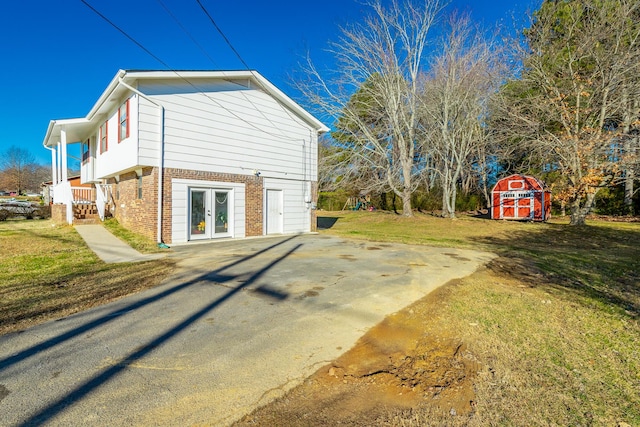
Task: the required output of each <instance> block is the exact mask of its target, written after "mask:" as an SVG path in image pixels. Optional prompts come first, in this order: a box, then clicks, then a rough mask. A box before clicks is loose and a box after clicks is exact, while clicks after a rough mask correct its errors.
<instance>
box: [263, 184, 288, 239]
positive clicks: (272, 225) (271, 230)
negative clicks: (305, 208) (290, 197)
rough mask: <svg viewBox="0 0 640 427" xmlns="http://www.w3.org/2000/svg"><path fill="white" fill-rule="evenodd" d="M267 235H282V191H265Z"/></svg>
mask: <svg viewBox="0 0 640 427" xmlns="http://www.w3.org/2000/svg"><path fill="white" fill-rule="evenodd" d="M266 211H267V218H266V224H267V234H282V221H283V216H284V215H283V212H282V211H283V208H282V190H267V209H266Z"/></svg>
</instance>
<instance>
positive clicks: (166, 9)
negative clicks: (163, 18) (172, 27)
mask: <svg viewBox="0 0 640 427" xmlns="http://www.w3.org/2000/svg"><path fill="white" fill-rule="evenodd" d="M157 2H158V3H160V6H162V8H163V9H164V10H165V11H166V12H167V13H168V14H169V16H171V17H172V18H173V20H174V21H176V24H178V26H179V27H180V28H181V29H182V31H183V32H184V33H185V34H186V35H187V36H188V37H189V38H190V39H191V41H192V42H193V44H195V45H196V46H198V49H200V51H201V52H202V53H203V54H204V56H206V57H207V58H208V59H209V61H211V63H212V64H213V65H214V66H216V67H218V64H216V62H215V61H214V60H213V58H212V57H211V56H210V55H209V53H208V52H207V51H206V50H205V49H204V48H203V47H202V46H201V45H200V43H198V41H197V40H196V39H195V37H193V35H192V34H191V33H190V32H189V30H187V29H186V27H185V26H184V25H182V23H181V22H180V20H178V18H177V17H176V16H175V15H174V14H173V12H171V10H170V9H169V8H168V7H167V5H165V4H164V2H163V1H162V0H157Z"/></svg>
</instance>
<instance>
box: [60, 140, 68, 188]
mask: <svg viewBox="0 0 640 427" xmlns="http://www.w3.org/2000/svg"><path fill="white" fill-rule="evenodd" d="M60 143H61V144H62V146H61V147H60V156H61V157H62V159H61V160H62V164H61V165H60V167H61V168H62V174H61V176H60V178H61V180H62V182H67V161H68V160H67V131H66V130H64V129H60Z"/></svg>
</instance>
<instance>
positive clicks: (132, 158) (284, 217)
mask: <svg viewBox="0 0 640 427" xmlns="http://www.w3.org/2000/svg"><path fill="white" fill-rule="evenodd" d="M327 131H328V128H327V127H326V126H324V125H323V124H322V123H321V122H320V121H318V120H317V119H316V118H314V117H313V116H312V115H311V114H309V113H308V112H306V111H305V110H304V109H302V108H301V107H300V106H299V105H298V104H296V103H295V102H294V101H292V100H291V99H290V98H289V97H287V96H286V95H285V94H284V93H283V92H281V91H280V90H278V89H277V88H276V87H275V86H273V85H272V84H271V83H269V82H268V81H267V80H266V79H265V78H264V77H262V76H261V75H260V74H258V73H257V72H255V71H180V72H173V71H125V70H120V71H118V73H117V74H116V76H115V77H114V78H113V80H112V81H111V83H110V84H109V86H108V87H107V88H106V90H105V91H104V92H103V93H102V95H101V96H100V98H99V99H98V101H97V102H96V104H95V105H94V106H93V108H92V109H91V110H90V111H89V113H88V114H87V116H86V117H85V118H78V119H67V120H53V121H51V122H50V124H49V128H48V129H47V134H46V136H45V139H44V142H43V145H44V146H45V147H46V148H47V149H49V150H51V159H52V169H53V170H52V176H53V181H54V183H55V184H54V186H53V187H54V195H53V203H54V204H53V206H52V217H54V218H58V220H62V221H67V222H69V223H72V222H73V220H74V218H73V205H74V200H73V199H74V197H73V193H72V191H71V190H70V185H69V183H68V181H67V177H66V171H67V145H68V144H70V143H79V144H82V165H81V181H82V183H91V184H93V185H95V187H96V191H95V194H96V204H97V210H98V212H99V213H100V216H101V217H104V215H105V213H106V212H110V213H111V214H112V215H113V216H115V218H117V219H118V221H119V222H120V223H121V224H122V225H123V226H125V227H127V228H129V229H132V230H134V231H137V232H139V233H141V234H144V235H146V236H148V237H150V238H153V239H156V240H157V241H158V242H165V243H184V242H188V241H195V240H204V239H213V238H218V237H228V238H244V237H249V236H261V235H266V234H288V233H301V232H302V233H304V232H309V231H312V230H315V211H314V210H315V204H316V201H317V180H318V179H317V151H318V150H317V149H318V134H319V133H322V132H327Z"/></svg>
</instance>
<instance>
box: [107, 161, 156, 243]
mask: <svg viewBox="0 0 640 427" xmlns="http://www.w3.org/2000/svg"><path fill="white" fill-rule="evenodd" d="M157 171H158V169H157V168H151V167H146V168H143V169H142V194H139V192H138V175H137V174H136V172H128V173H125V174H122V175H120V179H119V182H116V180H115V179H110V180H109V183H110V184H112V185H113V193H112V194H113V199H114V211H113V216H114V217H115V218H116V219H117V220H118V222H119V223H120V224H122V226H123V227H126V228H128V229H130V230H132V231H135V232H136V233H140V234H142V235H143V236H146V237H148V238H150V239H153V240H156V237H157V214H156V212H157V206H158V191H157V189H158V176H157ZM140 196H142V197H140Z"/></svg>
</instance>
